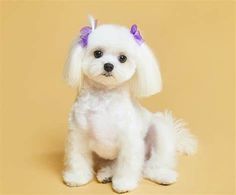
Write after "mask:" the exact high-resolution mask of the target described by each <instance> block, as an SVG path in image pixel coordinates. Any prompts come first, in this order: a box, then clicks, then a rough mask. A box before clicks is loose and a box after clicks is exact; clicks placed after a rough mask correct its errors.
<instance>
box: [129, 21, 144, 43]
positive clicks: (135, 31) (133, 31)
mask: <svg viewBox="0 0 236 195" xmlns="http://www.w3.org/2000/svg"><path fill="white" fill-rule="evenodd" d="M130 33H131V34H132V35H133V36H134V39H135V41H136V42H137V43H138V44H139V45H141V44H142V43H143V42H144V40H143V38H142V36H141V34H140V32H139V31H138V27H137V25H136V24H133V25H132V26H131V28H130Z"/></svg>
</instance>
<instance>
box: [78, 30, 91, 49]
mask: <svg viewBox="0 0 236 195" xmlns="http://www.w3.org/2000/svg"><path fill="white" fill-rule="evenodd" d="M91 32H92V28H91V27H90V26H85V27H83V28H82V29H81V30H80V40H79V44H80V45H81V46H82V47H86V46H87V44H88V36H89V34H90V33H91Z"/></svg>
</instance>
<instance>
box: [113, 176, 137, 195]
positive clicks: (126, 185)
mask: <svg viewBox="0 0 236 195" xmlns="http://www.w3.org/2000/svg"><path fill="white" fill-rule="evenodd" d="M137 186H138V181H137V180H136V179H133V178H132V179H131V178H128V177H127V178H123V177H122V178H118V177H115V178H114V177H113V178H112V188H113V190H115V191H116V192H118V193H125V192H129V191H131V190H134V189H135V188H136V187H137Z"/></svg>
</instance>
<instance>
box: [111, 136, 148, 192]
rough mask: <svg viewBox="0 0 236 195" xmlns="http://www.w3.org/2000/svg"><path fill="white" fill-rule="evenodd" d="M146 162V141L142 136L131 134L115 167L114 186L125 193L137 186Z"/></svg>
mask: <svg viewBox="0 0 236 195" xmlns="http://www.w3.org/2000/svg"><path fill="white" fill-rule="evenodd" d="M143 162H144V142H143V140H142V138H141V137H134V136H130V138H129V139H128V140H127V139H126V140H124V142H122V147H121V150H120V153H119V155H118V158H117V160H116V164H115V167H114V175H113V178H112V187H113V189H114V190H115V191H116V192H119V193H123V192H127V191H130V190H133V189H135V188H136V187H137V185H138V181H139V179H140V176H141V173H142V167H143Z"/></svg>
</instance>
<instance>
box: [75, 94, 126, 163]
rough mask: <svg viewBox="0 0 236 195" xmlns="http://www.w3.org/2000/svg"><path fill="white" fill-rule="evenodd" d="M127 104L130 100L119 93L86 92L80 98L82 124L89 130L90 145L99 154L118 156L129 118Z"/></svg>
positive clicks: (112, 157)
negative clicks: (122, 135)
mask: <svg viewBox="0 0 236 195" xmlns="http://www.w3.org/2000/svg"><path fill="white" fill-rule="evenodd" d="M127 106H129V101H127V100H126V99H124V97H123V96H121V95H119V94H112V93H111V94H110V93H108V94H86V95H85V96H83V97H81V98H80V106H79V107H80V108H79V113H80V116H79V118H81V119H82V120H81V121H80V125H82V126H84V128H85V129H87V130H88V135H89V140H90V141H89V144H90V147H91V149H92V150H93V151H95V152H96V153H97V154H98V155H99V156H101V157H103V158H106V159H114V158H116V156H117V152H118V148H119V136H120V134H121V131H122V129H124V128H125V124H126V123H127V120H128V118H129V116H128V115H129V112H127V110H130V109H127ZM81 114H82V115H83V116H82V115H81Z"/></svg>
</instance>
